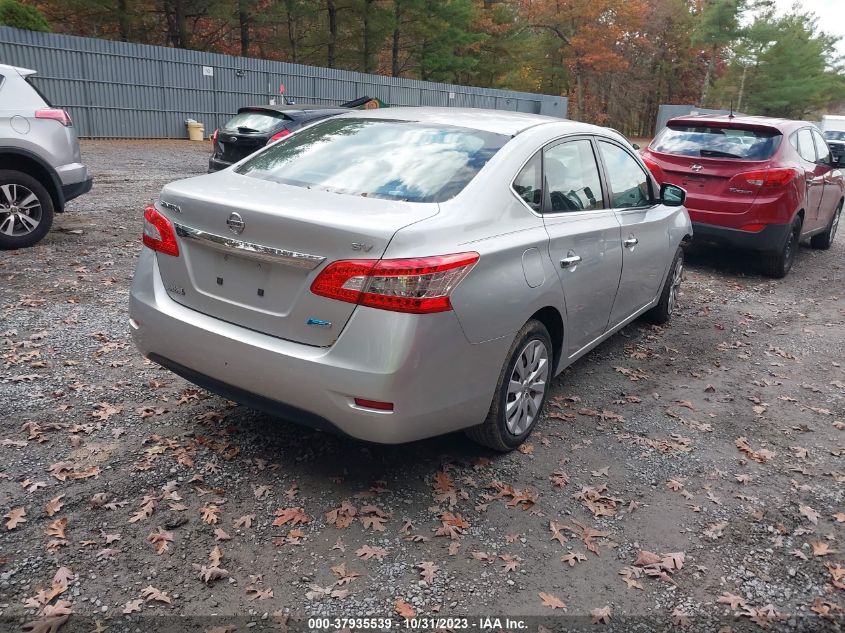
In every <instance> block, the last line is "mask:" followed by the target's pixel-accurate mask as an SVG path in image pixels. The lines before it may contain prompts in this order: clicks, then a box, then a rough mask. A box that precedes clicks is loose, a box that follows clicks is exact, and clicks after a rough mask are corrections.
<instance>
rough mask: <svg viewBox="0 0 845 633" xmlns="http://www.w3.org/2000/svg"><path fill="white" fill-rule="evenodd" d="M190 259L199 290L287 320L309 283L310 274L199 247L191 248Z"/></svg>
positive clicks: (281, 265)
mask: <svg viewBox="0 0 845 633" xmlns="http://www.w3.org/2000/svg"><path fill="white" fill-rule="evenodd" d="M187 255H188V257H190V261H191V272H192V276H193V278H194V283H195V284H196V287H197V290H199V291H200V292H201V293H202V294H204V295H206V296H207V297H209V298H210V299H215V300H218V301H222V302H225V303H228V304H230V305H233V306H236V307H238V308H240V309H241V310H247V311H250V312H260V313H264V314H267V315H272V316H274V317H285V316H287V314H288V312H289V311H290V308H291V305H293V303H294V302H295V301H296V297H297V296H298V295H299V293H300V292H301V290H302V288H303V284H304V283H305V282H306V281H307V275H308V271H305V270H301V269H297V268H292V267H290V266H285V265H284V264H278V263H273V262H268V261H263V260H258V259H252V258H249V257H243V256H239V255H237V254H230V253H222V252H220V251H219V250H217V249H212V248H207V247H204V246H202V245H199V244H191V248H190V253H189V254H187ZM232 317H233V318H235V317H236V313H233V314H232Z"/></svg>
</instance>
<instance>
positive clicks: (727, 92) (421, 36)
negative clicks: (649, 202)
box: [0, 0, 845, 136]
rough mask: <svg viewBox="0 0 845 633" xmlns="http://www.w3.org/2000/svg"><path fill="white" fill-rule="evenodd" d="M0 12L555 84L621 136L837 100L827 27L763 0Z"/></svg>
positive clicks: (198, 5) (61, 23)
mask: <svg viewBox="0 0 845 633" xmlns="http://www.w3.org/2000/svg"><path fill="white" fill-rule="evenodd" d="M0 24H8V25H10V26H16V27H19V28H29V29H32V30H50V31H54V32H59V33H68V34H74V35H83V36H89V37H100V38H108V39H115V40H123V41H128V42H140V43H144V44H157V45H164V46H173V47H178V48H189V49H196V50H202V51H213V52H218V53H227V54H230V55H242V56H249V57H260V58H265V59H273V60H281V61H288V62H295V63H300V64H310V65H315V66H327V67H330V68H342V69H347V70H358V71H363V72H368V73H378V74H383V75H392V76H401V77H412V78H418V79H424V80H430V81H443V82H451V83H457V84H462V85H474V86H487V87H494V88H507V89H513V90H524V91H529V92H540V93H545V94H554V95H563V96H566V97H568V98H569V104H570V105H569V117H570V118H573V119H578V120H583V121H589V122H591V123H598V124H602V125H609V126H612V127H615V128H617V129H619V130H621V131H623V132H624V133H626V134H628V135H631V136H648V135H650V134H651V132H652V129H653V126H654V122H655V118H656V115H657V108H658V106H659V105H660V104H661V103H685V104H692V105H697V106H699V107H713V108H729V107H733V108H734V109H735V110H737V111H741V112H746V113H750V114H763V115H770V116H785V117H791V118H814V117H815V116H818V114H819V113H820V112H824V111H831V110H839V109H841V108H842V106H843V105H845V72H843V60H842V59H840V58H839V57H838V56H837V53H836V45H837V39H836V38H834V37H832V36H829V35H827V34H825V33H824V32H823V29H820V28H819V25H818V23H817V19H816V18H815V16H813V15H812V14H806V13H803V12H802V11H801V9H800V7H798V6H796V7H795V8H794V9H793V10H792V11H791V12H790V13H789V14H787V15H785V16H778V15H776V14H775V13H774V11H773V9H772V7H771V6H770V2H769V1H768V0H0Z"/></svg>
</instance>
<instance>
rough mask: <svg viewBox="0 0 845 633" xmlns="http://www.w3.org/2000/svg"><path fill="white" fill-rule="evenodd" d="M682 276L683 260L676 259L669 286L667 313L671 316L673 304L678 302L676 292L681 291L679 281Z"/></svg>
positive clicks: (681, 258)
mask: <svg viewBox="0 0 845 633" xmlns="http://www.w3.org/2000/svg"><path fill="white" fill-rule="evenodd" d="M683 276H684V259H683V257H678V260H677V262H676V263H675V270H673V271H672V285H671V286H669V305H668V312H669V314H672V312H673V311H674V310H675V304H676V303H677V301H678V291H679V290H680V289H681V279H682V278H683Z"/></svg>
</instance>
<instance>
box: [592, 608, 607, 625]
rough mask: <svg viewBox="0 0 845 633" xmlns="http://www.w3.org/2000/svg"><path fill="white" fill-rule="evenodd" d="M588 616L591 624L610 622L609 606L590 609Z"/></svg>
mask: <svg viewBox="0 0 845 633" xmlns="http://www.w3.org/2000/svg"><path fill="white" fill-rule="evenodd" d="M590 617H591V618H592V620H593V624H610V607H601V608H599V609H590Z"/></svg>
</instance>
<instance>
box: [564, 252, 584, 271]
mask: <svg viewBox="0 0 845 633" xmlns="http://www.w3.org/2000/svg"><path fill="white" fill-rule="evenodd" d="M580 261H581V256H580V255H570V256H569V257H564V258H563V259H562V260H560V267H561V268H571V267H572V266H575V264H578V263H580Z"/></svg>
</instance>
